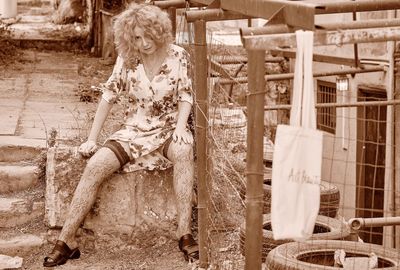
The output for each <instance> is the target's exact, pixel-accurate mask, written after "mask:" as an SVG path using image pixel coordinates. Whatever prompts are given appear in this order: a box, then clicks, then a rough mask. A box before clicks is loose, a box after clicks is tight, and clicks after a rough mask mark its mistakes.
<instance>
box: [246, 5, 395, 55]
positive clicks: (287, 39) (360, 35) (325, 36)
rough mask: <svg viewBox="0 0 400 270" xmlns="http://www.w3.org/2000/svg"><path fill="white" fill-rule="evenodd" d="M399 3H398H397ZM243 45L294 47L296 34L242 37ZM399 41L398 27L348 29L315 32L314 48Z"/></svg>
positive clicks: (262, 47)
mask: <svg viewBox="0 0 400 270" xmlns="http://www.w3.org/2000/svg"><path fill="white" fill-rule="evenodd" d="M399 2H400V1H399ZM242 40H243V45H244V47H245V48H246V49H250V50H270V49H276V48H277V47H282V46H293V47H295V46H296V34H295V33H289V34H273V35H260V36H253V37H250V36H245V37H242ZM389 40H400V27H390V28H374V29H350V30H343V31H324V30H320V31H315V34H314V46H321V45H337V46H340V45H343V44H353V43H355V42H357V43H367V42H386V41H389Z"/></svg>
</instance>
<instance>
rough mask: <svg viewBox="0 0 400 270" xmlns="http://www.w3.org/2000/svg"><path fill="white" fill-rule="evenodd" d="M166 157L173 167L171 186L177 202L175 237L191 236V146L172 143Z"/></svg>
mask: <svg viewBox="0 0 400 270" xmlns="http://www.w3.org/2000/svg"><path fill="white" fill-rule="evenodd" d="M167 157H168V159H169V160H171V161H172V163H173V165H174V175H173V178H174V179H173V185H174V191H175V196H176V201H177V212H178V230H177V237H178V239H180V238H181V237H182V236H183V235H186V234H191V219H192V196H193V183H194V160H193V145H191V144H185V143H176V142H174V141H172V142H171V143H170V145H169V147H168V152H167Z"/></svg>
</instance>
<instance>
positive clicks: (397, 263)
mask: <svg viewBox="0 0 400 270" xmlns="http://www.w3.org/2000/svg"><path fill="white" fill-rule="evenodd" d="M337 250H343V251H344V253H345V254H346V259H347V258H350V257H351V258H352V259H354V258H355V257H362V258H363V259H365V258H368V257H370V256H371V253H372V252H373V253H374V254H375V255H376V256H377V259H378V262H377V264H378V266H377V267H375V268H373V269H385V270H398V269H400V257H399V254H398V251H397V250H396V249H392V248H387V247H383V246H381V245H375V244H369V243H362V242H350V241H337V240H315V241H307V242H304V243H298V242H291V243H285V244H282V245H280V246H278V247H276V248H274V249H273V250H272V251H271V252H270V253H269V254H268V256H267V259H266V261H265V264H266V266H267V269H269V270H283V269H285V270H308V269H315V270H318V269H320V270H322V269H324V270H329V269H331V270H337V269H343V268H342V267H341V266H340V264H337V263H336V262H335V258H334V254H335V251H337ZM370 258H371V257H370ZM352 269H355V270H363V269H366V268H363V267H361V268H360V266H357V264H355V265H354V268H353V267H352Z"/></svg>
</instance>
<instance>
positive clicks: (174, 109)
mask: <svg viewBox="0 0 400 270" xmlns="http://www.w3.org/2000/svg"><path fill="white" fill-rule="evenodd" d="M189 63H190V61H189V55H188V53H187V52H186V50H184V49H183V48H182V47H179V46H177V45H175V44H171V45H170V46H169V48H168V54H167V57H166V58H165V60H164V62H163V63H162V65H161V68H160V70H159V71H158V73H157V74H156V75H155V76H154V78H153V79H152V80H149V78H148V77H147V75H146V72H145V69H144V66H143V64H142V63H141V62H140V61H139V60H138V61H137V63H135V64H133V65H130V66H129V67H128V65H126V64H125V63H124V60H123V59H122V58H121V57H120V56H119V57H118V58H117V60H116V63H115V65H114V69H113V72H112V74H111V76H110V78H109V79H108V80H107V82H106V83H104V84H101V85H100V88H101V90H102V92H103V94H102V98H103V99H105V100H106V101H107V102H109V103H119V104H121V105H122V106H123V109H124V125H123V128H122V129H121V130H119V131H117V132H115V133H114V134H112V135H111V136H110V137H109V138H108V139H107V140H116V141H122V142H127V143H128V144H129V147H130V149H131V154H132V157H133V159H132V160H131V162H130V163H127V164H126V165H125V166H124V167H123V168H122V170H123V171H125V172H132V171H136V170H140V169H146V170H154V169H159V170H163V169H167V168H169V167H170V166H172V163H171V161H169V160H168V159H167V158H165V157H164V156H163V155H162V153H161V151H160V149H161V147H162V146H163V145H164V144H165V142H166V141H167V140H168V139H169V138H170V137H171V136H172V133H173V131H174V130H175V127H176V123H177V116H178V102H189V103H190V104H193V92H192V83H191V80H190V78H189V76H188V73H189V72H188V70H189Z"/></svg>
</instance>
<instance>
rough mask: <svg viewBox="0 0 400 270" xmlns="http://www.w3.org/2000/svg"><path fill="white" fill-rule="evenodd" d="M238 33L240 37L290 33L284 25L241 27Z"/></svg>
mask: <svg viewBox="0 0 400 270" xmlns="http://www.w3.org/2000/svg"><path fill="white" fill-rule="evenodd" d="M239 32H240V36H257V35H269V34H277V33H290V29H289V27H288V26H287V25H286V24H271V25H267V26H261V27H241V28H240V29H239Z"/></svg>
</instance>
